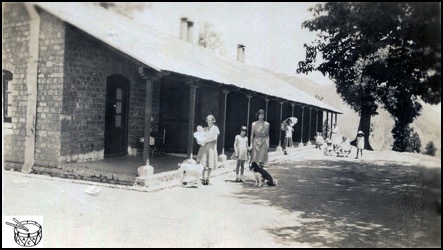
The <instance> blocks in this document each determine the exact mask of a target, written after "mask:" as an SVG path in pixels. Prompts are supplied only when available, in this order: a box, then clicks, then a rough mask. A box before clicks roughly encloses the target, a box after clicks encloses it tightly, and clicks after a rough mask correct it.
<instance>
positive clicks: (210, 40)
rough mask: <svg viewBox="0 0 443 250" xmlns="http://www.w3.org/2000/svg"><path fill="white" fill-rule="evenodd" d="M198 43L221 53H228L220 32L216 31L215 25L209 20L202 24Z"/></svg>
mask: <svg viewBox="0 0 443 250" xmlns="http://www.w3.org/2000/svg"><path fill="white" fill-rule="evenodd" d="M197 45H198V46H201V47H203V48H207V49H210V50H212V51H214V52H216V53H219V54H221V55H225V54H226V53H227V52H226V48H225V46H224V42H223V39H222V37H221V35H220V33H217V32H215V31H214V26H213V25H212V24H210V23H207V22H204V23H203V24H200V31H199V34H198V43H197Z"/></svg>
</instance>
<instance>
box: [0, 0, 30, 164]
mask: <svg viewBox="0 0 443 250" xmlns="http://www.w3.org/2000/svg"><path fill="white" fill-rule="evenodd" d="M3 7H4V11H3V27H2V69H3V70H7V71H9V72H11V73H12V74H13V80H12V81H10V82H9V90H10V91H11V92H12V93H11V94H10V95H9V97H10V100H9V103H10V104H11V106H10V107H9V109H8V113H9V115H10V117H11V118H12V119H11V123H10V124H6V123H5V124H3V140H4V151H3V157H4V158H3V160H4V161H5V162H19V163H23V161H24V152H25V135H26V105H27V88H26V72H27V71H26V67H27V62H28V57H29V47H28V42H29V35H30V32H29V31H30V26H29V22H30V17H29V15H28V13H27V11H26V8H25V6H24V5H23V4H22V3H8V4H4V5H3ZM2 119H3V118H2Z"/></svg>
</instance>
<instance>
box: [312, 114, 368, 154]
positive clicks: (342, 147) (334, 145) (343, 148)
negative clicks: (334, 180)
mask: <svg viewBox="0 0 443 250" xmlns="http://www.w3.org/2000/svg"><path fill="white" fill-rule="evenodd" d="M323 144H324V139H323V136H322V135H321V132H317V135H316V136H315V146H316V147H317V148H319V149H321V147H322V145H323ZM364 146H365V138H364V133H363V131H358V133H357V138H356V148H357V155H356V156H355V159H358V155H359V153H360V157H362V156H363V149H364ZM332 152H336V153H337V155H342V156H347V155H349V154H350V153H351V144H350V142H349V140H348V138H347V137H346V136H343V137H341V134H340V130H339V128H338V126H337V123H334V125H333V128H332V130H331V137H330V139H328V140H327V141H326V146H325V148H324V154H325V155H332Z"/></svg>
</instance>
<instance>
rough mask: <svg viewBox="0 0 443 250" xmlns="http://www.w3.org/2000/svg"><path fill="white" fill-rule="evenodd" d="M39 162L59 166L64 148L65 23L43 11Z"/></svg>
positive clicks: (36, 162) (38, 119) (40, 50)
mask: <svg viewBox="0 0 443 250" xmlns="http://www.w3.org/2000/svg"><path fill="white" fill-rule="evenodd" d="M40 20H41V21H40V41H39V63H38V73H37V74H38V75H37V84H38V86H37V91H38V92H37V120H36V138H35V165H36V166H48V167H57V166H58V165H59V158H60V148H61V122H60V119H61V111H62V101H63V77H64V73H63V69H64V60H65V59H64V53H65V27H66V25H65V23H64V22H63V21H61V20H60V19H58V18H56V17H54V16H52V15H50V14H48V13H47V12H45V11H40Z"/></svg>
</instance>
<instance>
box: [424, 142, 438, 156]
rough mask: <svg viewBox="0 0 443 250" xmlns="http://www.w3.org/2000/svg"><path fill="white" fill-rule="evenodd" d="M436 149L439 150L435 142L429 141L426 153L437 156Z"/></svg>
mask: <svg viewBox="0 0 443 250" xmlns="http://www.w3.org/2000/svg"><path fill="white" fill-rule="evenodd" d="M435 151H437V149H436V148H435V146H434V142H432V141H430V142H428V144H426V148H425V154H427V155H432V156H435Z"/></svg>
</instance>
